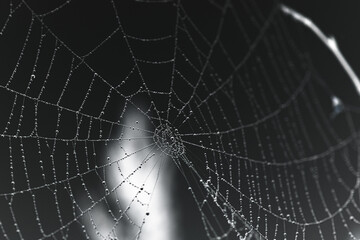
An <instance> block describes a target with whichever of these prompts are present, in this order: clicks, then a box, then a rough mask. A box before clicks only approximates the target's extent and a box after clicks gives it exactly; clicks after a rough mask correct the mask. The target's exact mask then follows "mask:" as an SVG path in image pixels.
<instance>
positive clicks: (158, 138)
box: [153, 122, 185, 158]
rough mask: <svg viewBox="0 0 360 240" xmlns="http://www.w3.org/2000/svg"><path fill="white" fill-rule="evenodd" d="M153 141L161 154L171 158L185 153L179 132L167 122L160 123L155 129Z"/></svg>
mask: <svg viewBox="0 0 360 240" xmlns="http://www.w3.org/2000/svg"><path fill="white" fill-rule="evenodd" d="M153 140H154V142H155V143H156V145H157V147H158V148H159V149H160V150H161V151H162V152H163V153H165V154H166V155H168V156H170V157H172V158H177V157H179V156H181V155H182V154H184V153H185V147H184V143H183V141H182V139H181V137H180V135H179V131H178V130H177V129H176V128H174V127H173V126H172V125H171V124H170V123H169V122H166V123H162V124H160V125H159V126H158V127H157V128H156V129H155V132H154V136H153Z"/></svg>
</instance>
